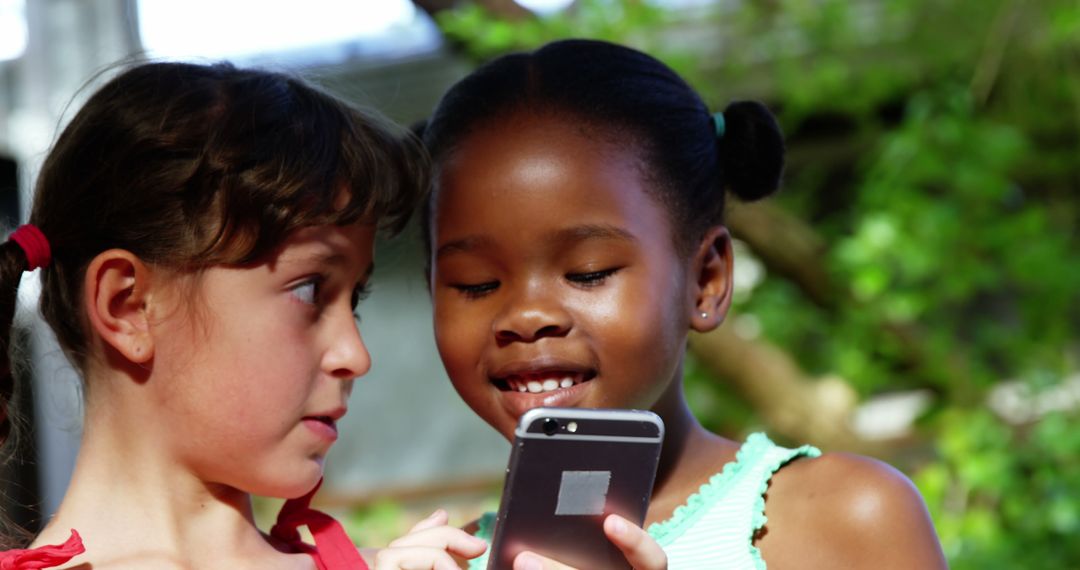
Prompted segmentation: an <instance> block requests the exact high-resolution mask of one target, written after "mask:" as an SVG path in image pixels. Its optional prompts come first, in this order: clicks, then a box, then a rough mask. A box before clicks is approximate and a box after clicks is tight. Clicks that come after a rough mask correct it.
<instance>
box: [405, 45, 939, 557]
mask: <svg viewBox="0 0 1080 570" xmlns="http://www.w3.org/2000/svg"><path fill="white" fill-rule="evenodd" d="M424 140H425V144H426V145H427V146H428V148H429V150H430V152H431V153H432V155H433V160H434V173H435V175H434V184H433V188H434V191H433V193H432V195H431V197H430V200H429V203H428V207H427V208H426V210H425V221H426V224H425V230H426V235H425V240H426V243H427V246H428V247H429V252H430V257H429V260H428V261H429V278H430V287H431V292H432V299H433V304H434V312H435V317H434V318H435V336H436V341H437V345H438V348H439V352H440V355H441V357H442V360H443V363H444V365H445V367H446V370H447V372H448V374H449V376H450V379H451V381H452V382H453V384H454V387H455V389H456V390H457V391H458V393H459V394H460V395H461V397H462V398H463V399H464V401H465V402H466V403H467V404H468V405H469V406H470V407H471V408H472V409H473V411H474V412H476V413H477V414H478V415H479V416H480V417H481V418H483V419H484V420H485V421H486V422H488V423H489V424H490V425H491V426H492V427H493V428H495V429H496V430H498V431H499V432H500V433H502V434H503V435H504V436H505V437H507V438H508V439H511V438H512V437H513V430H514V427H515V425H516V422H517V419H518V418H519V417H520V416H521V414H522V413H524V412H525V411H526V410H528V409H531V408H534V407H537V406H562V407H583V408H638V409H648V410H652V411H654V412H656V413H657V414H659V415H660V416H661V417H662V418H663V420H664V422H665V424H666V428H667V429H666V438H665V441H664V449H663V454H662V457H661V463H660V468H659V473H658V476H657V480H656V485H655V488H654V490H653V496H652V497H653V498H652V503H651V505H650V507H649V510H648V514H647V517H646V520H645V525H646V527H647V528H648V527H650V526H651V527H652V528H651V529H650V532H651V533H652V534H653V536H654V538H656V539H657V540H658V541H659V542H660V544H661V545H662V546H663V547H664V548H665V550H667V555H668V558H669V562H670V565H671V566H670V567H671V568H709V567H723V568H757V569H759V570H760V568H764V567H765V566H766V565H767V566H768V568H770V569H783V568H867V569H871V568H872V569H875V570H879V569H889V568H897V569H900V568H904V569H907V568H919V569H928V568H944V567H945V562H944V559H943V556H942V553H941V549H940V546H939V543H938V540H937V538H936V535H935V533H934V529H933V526H932V523H931V521H930V519H929V517H928V514H927V512H926V509H925V506H924V504H923V501H922V499H921V497H920V496H919V494H918V492H917V491H916V490H915V489H914V487H913V486H912V485H911V483H910V482H909V481H908V480H907V478H905V477H904V476H903V475H902V474H900V473H899V472H897V471H896V470H895V469H893V468H891V467H889V466H888V465H886V464H884V463H881V462H879V461H876V460H872V459H868V458H864V457H859V456H855V455H850V454H845V453H827V454H824V455H820V456H819V457H818V455H819V452H817V451H816V450H814V449H812V448H808V447H807V448H800V449H799V450H784V449H783V448H779V447H777V446H775V445H773V444H772V443H771V442H768V441H767V439H766V438H764V436H756V437H755V436H751V439H749V440H747V442H746V443H745V444H742V445H740V443H738V442H735V441H731V440H729V439H726V438H724V437H722V436H720V435H717V434H713V433H710V432H709V431H707V430H706V429H705V428H703V427H702V426H701V424H700V423H699V422H698V421H697V419H695V418H694V416H693V415H692V414H691V412H690V410H689V408H688V406H687V402H686V397H685V394H684V391H683V387H682V371H683V360H684V355H685V347H686V340H687V335H688V334H689V332H690V331H696V332H708V331H710V330H713V329H714V328H716V327H718V326H720V325H721V323H722V321H723V320H724V316H725V315H726V313H727V312H728V310H729V307H730V304H731V297H732V246H731V237H730V235H729V234H728V231H727V229H726V228H725V227H724V225H723V211H724V199H725V194H726V193H727V192H730V193H732V194H734V195H735V196H736V197H738V198H740V199H742V200H755V199H758V198H761V197H764V196H766V195H768V194H770V193H772V192H773V191H774V190H775V189H776V188H777V186H778V184H779V177H780V173H781V170H782V163H783V143H782V138H781V135H780V133H779V129H778V127H777V126H776V124H775V121H774V119H773V118H772V116H771V114H769V112H768V111H767V110H766V109H765V108H764V107H763V106H761V105H759V104H756V103H749V102H743V103H734V104H732V105H729V106H728V107H727V108H726V109H725V110H724V112H723V114H722V115H716V116H714V115H712V114H711V113H710V112H709V110H708V109H707V107H706V106H705V104H704V103H703V102H702V101H701V99H700V98H699V97H698V96H697V95H696V94H695V93H694V92H693V90H692V89H691V88H690V87H688V86H687V85H686V83H685V82H683V81H682V80H681V79H680V78H679V77H678V76H677V75H676V74H675V73H674V72H672V71H671V70H670V69H668V68H667V67H666V66H664V65H663V64H662V63H660V62H659V61H657V60H655V59H653V58H651V57H649V56H647V55H645V54H643V53H640V52H637V51H635V50H631V49H628V48H625V47H621V46H616V45H612V44H608V43H604V42H598V41H587V40H569V41H563V42H556V43H553V44H549V45H548V46H545V47H544V48H541V49H540V50H538V51H536V52H534V53H529V54H515V55H510V56H506V57H503V58H500V59H498V60H496V61H494V62H491V63H489V64H488V65H486V66H484V67H482V68H480V69H478V70H477V71H475V72H474V73H473V74H471V75H470V76H469V77H467V78H465V79H464V80H462V81H461V82H459V83H458V84H457V85H455V86H454V87H453V88H451V90H450V91H449V92H448V93H447V94H446V95H445V96H444V98H443V100H442V101H441V102H440V104H439V107H438V108H437V110H436V111H435V113H434V115H433V116H432V119H431V120H430V122H429V123H428V126H427V128H426V130H425V133H424ZM740 449H742V451H740ZM759 452H760V454H761V456H762V457H771V458H773V459H771V460H769V461H771V462H772V463H771V464H770V465H768V466H766V467H761V468H760V476H761V479H760V486H761V488H760V489H757V490H756V491H753V490H752V491H750V492H749V493H750V495H748V497H749V499H748V500H749V502H748V503H747V504H748V505H757V507H756V508H757V512H756V513H752V512H750V511H751V508H750V507H748V508H747V509H744V510H745V511H746V512H742V511H739V509H737V508H735V507H731V508H732V509H734V510H735V511H739V512H732V513H724V514H722V515H717V514H714V513H713V511H709V512H706V513H703V512H699V511H698V510H696V509H699V506H700V504H701V503H702V502H703V501H704V500H705V499H706V498H707V497H713V496H720V495H721V494H722V492H725V491H726V490H728V489H729V488H734V487H736V486H737V485H738V484H739V483H736V482H735V481H736V480H737V479H738V478H739V473H746V472H750V471H753V470H754V469H758V467H757V466H755V465H747V462H749V461H750V459H749V456H750V455H753V454H755V453H759ZM763 461H764V459H763ZM755 473H757V471H755ZM755 486H756V484H755ZM766 489H767V492H766ZM754 493H756V497H754V496H752V495H753V494H754ZM730 501H734V498H731V497H726V496H725V497H723V498H719V499H717V502H716V507H715V509H714V510H715V511H716V512H719V511H720V510H722V509H724V508H725V505H727V504H732V505H733V504H734V503H731V502H730ZM762 508H764V512H761V509H762ZM691 513H694V514H691ZM699 515H700V517H701V518H700V519H699V518H696V517H699ZM714 516H715V517H716V518H715V519H708V521H709V522H708V524H710V525H716V526H715V527H714V526H709V527H708V529H709V530H707V531H706V534H704V535H702V538H701V539H695V540H696V542H694V544H693V545H690V546H687V545H686V544H685V543H683V544H679V540H680V538H679V536H677V535H679V534H680V533H683V532H684V531H685V532H687V533H689V532H693V531H694V530H693V529H694V527H695V526H697V527H701V525H704V524H706V522H704V521H705V520H706V519H707V518H708V517H714ZM766 516H767V520H766ZM725 517H728V518H730V519H731V520H735V519H738V520H739V521H742V522H739V523H738V524H737V525H736V524H730V525H729V522H730V521H729V520H728V518H725ZM725 525H727V526H725ZM480 527H483V524H482V521H481V525H480ZM675 527H678V528H675ZM476 528H477V527H473V530H476ZM712 529H717V530H712ZM676 531H677V532H676ZM710 532H711V533H713V534H708V533H710ZM733 534H735V535H737V537H736V538H731V537H730V536H729V535H733ZM714 538H715V540H714ZM729 539H730V540H729ZM689 560H697V562H688V561H689Z"/></svg>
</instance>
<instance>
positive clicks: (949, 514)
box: [438, 0, 1080, 569]
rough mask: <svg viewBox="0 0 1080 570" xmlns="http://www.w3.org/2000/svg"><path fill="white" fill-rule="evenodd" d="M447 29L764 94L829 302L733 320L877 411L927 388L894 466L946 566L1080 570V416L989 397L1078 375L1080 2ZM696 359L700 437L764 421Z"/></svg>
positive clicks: (651, 6) (789, 301)
mask: <svg viewBox="0 0 1080 570" xmlns="http://www.w3.org/2000/svg"><path fill="white" fill-rule="evenodd" d="M438 22H439V25H440V26H441V28H442V29H443V31H444V32H445V33H446V35H447V37H449V38H450V39H451V40H452V41H455V42H457V44H458V45H460V46H461V47H462V48H463V50H464V51H465V52H466V53H468V54H469V55H470V56H471V57H473V58H475V59H476V60H477V61H481V60H485V59H487V58H490V57H493V56H495V55H498V54H501V53H504V52H507V51H512V50H518V49H528V48H532V47H536V46H538V45H539V44H542V43H544V42H546V41H549V40H553V39H557V38H562V37H570V36H579V37H594V38H602V39H607V40H611V41H617V42H621V43H626V44H630V45H633V46H635V47H638V48H640V49H644V50H646V51H649V52H650V53H652V54H654V55H656V56H658V57H660V58H661V59H664V60H665V61H667V62H668V63H669V64H670V65H672V67H674V68H675V69H676V70H678V71H679V72H680V73H682V74H683V75H684V76H685V77H687V78H688V80H689V81H691V83H692V84H694V85H695V87H696V88H698V89H699V91H700V92H701V93H702V95H703V97H705V99H706V101H707V102H709V103H710V104H712V105H713V106H714V107H716V108H721V107H722V106H723V105H722V103H721V102H722V101H727V100H730V99H737V98H744V97H755V98H764V99H766V100H767V101H769V103H770V104H771V105H772V106H773V107H774V109H776V110H777V111H778V115H779V117H780V119H781V122H782V125H783V127H784V129H785V132H787V133H788V137H789V144H790V148H791V150H792V153H791V166H790V169H789V172H788V175H787V177H786V182H785V185H786V188H785V191H784V192H783V193H782V194H781V195H780V196H779V197H778V198H777V200H778V201H779V203H780V204H781V205H782V206H783V207H785V208H786V209H788V210H789V211H791V212H793V213H795V214H796V215H797V216H798V217H799V218H800V219H802V220H804V221H805V222H807V223H809V224H811V226H812V227H813V228H814V229H815V230H816V231H817V232H819V233H820V234H821V236H822V237H823V239H824V241H825V242H826V243H827V244H828V249H827V251H826V252H825V253H824V254H823V255H822V256H821V258H820V259H814V260H808V263H819V264H821V266H822V267H824V268H825V269H826V270H827V274H828V275H829V278H830V280H831V290H832V293H831V298H830V299H829V300H828V301H826V302H821V301H820V300H819V301H817V302H815V301H814V300H812V299H810V298H809V296H808V295H807V294H806V293H805V292H804V289H803V288H802V287H800V286H799V284H797V283H793V282H791V281H789V280H787V279H785V278H783V277H781V276H778V275H771V274H770V275H769V276H768V277H767V278H766V279H765V280H764V281H763V282H762V283H761V284H759V285H758V286H757V287H756V288H755V289H754V290H753V293H752V294H751V295H748V296H746V297H745V298H744V299H742V300H741V301H740V303H739V307H738V311H739V313H741V314H748V315H752V316H753V317H754V318H756V319H757V320H758V321H759V322H760V323H761V325H762V330H763V334H764V336H765V337H767V338H768V339H769V340H770V341H772V342H774V343H776V344H777V345H779V346H781V347H783V348H784V349H786V350H787V351H788V352H789V353H790V354H791V355H792V356H793V357H794V358H795V359H796V360H797V361H798V362H799V363H800V364H801V365H802V366H803V367H804V369H805V370H807V371H808V372H809V373H811V374H814V375H823V374H831V375H836V376H839V377H841V378H844V379H845V380H846V381H848V382H849V383H850V384H851V385H852V386H853V387H854V388H855V389H856V390H857V391H858V392H859V393H860V394H861V395H863V396H864V397H869V396H872V395H874V394H878V393H882V392H887V391H894V390H905V389H926V390H930V391H932V392H933V393H934V394H935V395H936V399H935V404H934V405H933V407H932V409H931V410H930V411H929V412H928V413H927V414H925V416H924V417H923V418H921V420H920V423H919V425H918V437H919V438H920V441H921V445H920V448H921V449H922V450H923V452H921V453H919V454H916V457H917V459H915V460H905V459H903V458H899V457H898V458H893V459H895V460H896V461H899V462H900V463H901V466H902V467H904V468H905V470H906V471H907V472H908V473H909V474H910V475H911V476H912V478H913V479H914V480H915V482H916V484H917V485H918V486H919V488H920V489H921V490H922V492H923V494H924V496H925V497H926V500H927V503H928V506H929V507H930V510H931V514H932V515H933V517H934V520H935V523H936V525H937V530H938V532H939V534H940V536H941V539H942V544H943V546H944V548H945V550H946V554H947V556H948V557H949V560H950V564H951V566H952V567H953V568H957V569H964V568H981V569H987V568H1016V567H1023V568H1076V567H1080V542H1077V541H1075V540H1072V537H1075V536H1076V535H1077V532H1078V531H1080V493H1078V492H1077V491H1078V490H1080V414H1078V413H1077V412H1075V411H1069V410H1064V411H1050V410H1049V409H1048V410H1047V411H1045V413H1040V414H1037V415H1036V416H1032V417H1031V418H1026V419H1019V420H1018V419H1016V418H1012V421H1006V419H1004V418H1003V417H1002V416H1001V415H1000V414H998V413H995V412H994V411H991V409H990V407H989V406H988V405H987V401H988V398H989V397H990V395H991V393H992V392H993V391H994V390H995V389H996V388H998V387H1000V386H1001V385H1002V383H1003V382H1006V381H1013V382H1020V383H1024V384H1025V385H1026V386H1027V390H1026V393H1028V394H1029V395H1030V396H1031V397H1032V398H1035V397H1036V396H1038V395H1039V394H1053V393H1057V394H1069V393H1070V392H1068V391H1067V388H1068V386H1069V384H1068V383H1067V380H1068V379H1069V378H1070V377H1071V378H1072V379H1073V381H1074V382H1077V383H1080V372H1078V371H1080V362H1078V353H1080V334H1078V331H1077V324H1078V323H1080V302H1078V301H1080V294H1078V293H1077V292H1078V291H1080V255H1078V252H1080V247H1078V246H1080V235H1078V230H1077V227H1078V224H1077V221H1078V219H1080V197H1078V196H1077V192H1076V190H1077V189H1078V187H1080V184H1078V182H1080V3H1078V2H1076V1H1075V0H1043V1H1036V0H1027V1H1024V0H968V1H962V0H861V1H848V0H768V1H766V0H758V1H753V0H747V1H744V2H716V3H713V4H712V5H711V7H709V8H701V7H695V8H690V9H685V8H684V9H680V10H675V9H665V8H662V7H660V6H659V5H657V4H655V3H651V2H648V1H642V0H580V1H579V2H576V3H575V4H574V6H573V7H572V8H571V9H570V10H567V11H565V12H563V13H560V14H557V15H554V16H549V17H543V18H534V19H528V20H524V21H515V22H509V21H504V20H502V19H500V18H498V17H496V16H494V15H492V14H490V13H488V12H486V11H485V10H484V9H482V8H480V7H477V6H466V7H462V8H459V9H455V10H452V11H447V12H444V13H442V14H441V15H440V18H439V19H438ZM703 38H704V39H703ZM687 368H688V373H687V390H688V392H689V394H690V398H691V400H692V401H694V403H695V404H694V405H695V407H696V411H697V413H699V414H700V415H701V417H702V420H703V422H704V423H705V424H706V425H707V426H709V427H711V428H713V429H717V430H720V431H722V432H724V433H738V432H740V431H745V429H747V428H748V426H751V425H754V424H757V423H758V417H757V415H756V414H755V413H754V411H753V410H748V409H746V406H745V403H744V402H741V401H740V399H739V397H738V396H737V395H736V394H732V393H731V392H730V391H728V390H726V388H725V386H724V384H723V383H722V382H717V381H716V380H715V379H713V378H710V377H709V376H708V374H707V372H706V371H704V370H703V369H701V368H700V367H699V366H697V365H696V364H695V363H694V362H693V360H692V359H691V361H690V362H689V363H688V367H687ZM1055 390H1057V391H1058V392H1054V391H1055ZM1072 390H1073V392H1072V393H1073V394H1075V393H1076V392H1077V391H1078V390H1080V388H1076V387H1073V388H1072ZM1057 398H1058V400H1060V399H1061V398H1062V397H1057ZM1065 399H1066V400H1067V399H1068V398H1065ZM1073 401H1074V403H1075V402H1080V398H1076V397H1075V396H1073ZM1063 407H1066V408H1067V407H1068V406H1063ZM1050 408H1053V407H1052V406H1051V407H1050ZM887 459H889V458H887Z"/></svg>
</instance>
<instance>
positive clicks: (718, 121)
mask: <svg viewBox="0 0 1080 570" xmlns="http://www.w3.org/2000/svg"><path fill="white" fill-rule="evenodd" d="M712 120H713V125H715V126H716V138H718V139H720V138H724V126H725V125H724V113H723V111H717V112H715V113H713V114H712Z"/></svg>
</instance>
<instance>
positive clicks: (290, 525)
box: [0, 480, 368, 570]
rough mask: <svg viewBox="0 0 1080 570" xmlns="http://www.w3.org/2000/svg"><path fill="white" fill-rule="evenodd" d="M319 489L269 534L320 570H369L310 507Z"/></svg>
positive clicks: (334, 526)
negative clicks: (303, 530)
mask: <svg viewBox="0 0 1080 570" xmlns="http://www.w3.org/2000/svg"><path fill="white" fill-rule="evenodd" d="M321 486H322V481H321V480H320V481H319V484H318V485H315V488H314V489H312V490H311V491H310V492H308V494H306V495H304V496H303V497H299V498H296V499H289V500H288V501H286V502H285V506H283V507H282V508H281V512H280V513H278V518H277V522H276V523H275V524H274V528H272V529H270V535H271V536H273V537H274V538H277V539H278V540H282V541H285V542H287V543H289V544H291V545H293V546H294V547H296V548H297V549H298V550H301V551H303V552H307V553H309V554H311V556H312V557H313V558H315V563H316V564H317V565H318V566H319V570H368V565H367V563H366V562H364V559H363V557H361V556H360V551H359V550H357V548H356V545H355V544H353V542H352V539H350V538H349V535H348V534H346V533H345V529H344V528H342V526H341V523H339V522H338V521H337V520H336V519H334V517H332V516H330V515H328V514H326V513H322V512H319V511H316V510H315V509H312V508H311V498H312V497H313V496H314V495H315V492H316V491H318V490H319V487H321ZM305 525H306V526H307V527H308V530H310V531H311V536H312V537H314V538H315V547H314V548H312V547H311V546H310V545H308V544H306V543H304V542H303V541H302V540H301V539H300V532H299V531H298V530H297V529H298V528H299V527H301V526H305ZM0 570H6V569H3V568H0Z"/></svg>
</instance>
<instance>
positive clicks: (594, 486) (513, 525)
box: [488, 408, 664, 570]
mask: <svg viewBox="0 0 1080 570" xmlns="http://www.w3.org/2000/svg"><path fill="white" fill-rule="evenodd" d="M663 439H664V424H663V422H662V421H661V420H660V417H659V416H657V415H656V414H654V413H652V412H646V411H639V410H597V409H577V408H536V409H533V410H529V411H528V412H526V413H525V414H524V415H523V416H522V417H521V420H520V421H519V423H518V427H517V431H516V432H515V437H514V447H513V450H512V451H511V454H510V463H509V466H508V467H507V470H506V484H505V486H504V487H503V495H502V502H501V504H500V506H499V513H498V516H497V518H496V522H495V533H494V536H493V538H492V543H491V556H490V558H489V562H488V569H489V570H510V569H511V568H512V567H513V561H514V557H515V556H517V555H518V554H519V553H521V552H522V551H524V550H529V551H532V552H536V553H538V554H542V555H544V556H547V557H549V558H552V559H555V560H557V561H559V562H561V563H563V564H569V565H571V566H573V567H575V568H580V569H587V570H601V569H609V568H610V569H629V568H630V566H629V565H628V564H627V562H626V560H625V558H624V557H623V554H622V553H621V552H620V551H619V549H618V548H616V547H615V545H614V544H612V543H611V541H609V540H608V539H607V537H606V536H605V535H604V530H603V522H604V519H605V518H606V517H607V515H610V514H618V515H620V516H622V517H624V518H626V519H628V520H630V521H632V522H634V523H636V524H639V525H640V524H641V523H642V521H643V520H644V519H645V512H646V510H647V509H648V506H649V497H650V496H651V495H652V487H653V481H654V479H655V478H656V466H657V463H658V461H659V459H660V446H661V444H662V442H663Z"/></svg>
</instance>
